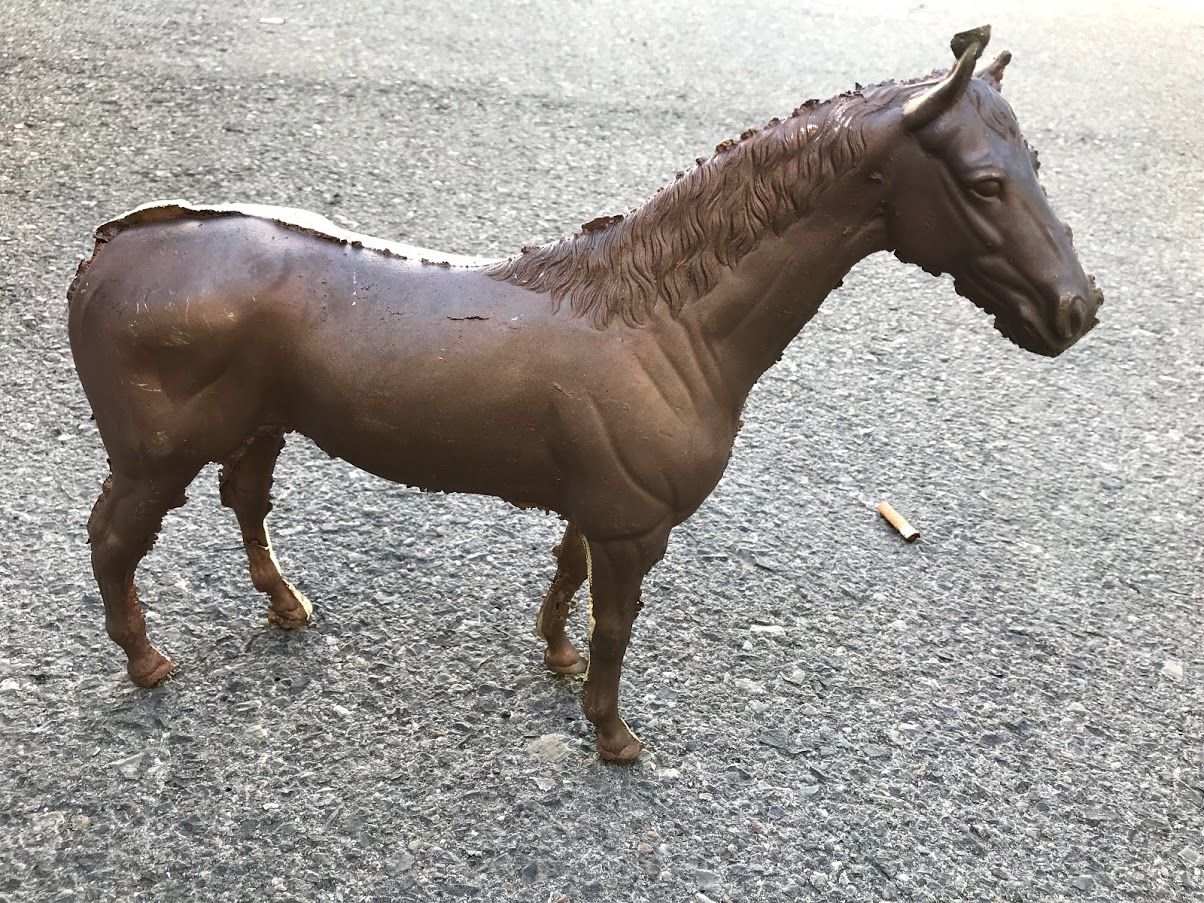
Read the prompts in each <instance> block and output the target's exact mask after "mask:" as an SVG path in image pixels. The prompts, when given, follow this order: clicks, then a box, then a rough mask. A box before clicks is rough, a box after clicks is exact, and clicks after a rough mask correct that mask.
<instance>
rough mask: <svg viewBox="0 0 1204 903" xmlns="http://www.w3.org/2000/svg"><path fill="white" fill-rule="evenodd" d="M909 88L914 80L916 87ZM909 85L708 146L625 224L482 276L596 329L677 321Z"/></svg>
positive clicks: (853, 97) (804, 210) (797, 215)
mask: <svg viewBox="0 0 1204 903" xmlns="http://www.w3.org/2000/svg"><path fill="white" fill-rule="evenodd" d="M915 81H916V82H919V81H922V79H917V80H915ZM911 84H913V82H901V83H896V82H885V83H883V84H881V85H874V86H871V87H869V88H865V89H860V88H859V89H858V90H857V91H850V92H845V93H844V94H841V95H839V96H837V97H834V98H832V99H831V100H828V101H824V102H822V103H821V102H819V101H814V100H812V101H807V102H806V103H804V104H803V105H801V106H800V107H798V108H797V109H796V110H795V111H794V112H793V113H792V114H791V116H790V117H789V118H787V119H784V120H778V119H774V120H770V122H769V123H768V124H767V125H766V126H765V127H764V128H762V129H749V130H748V131H746V132H745V133H744V134H743V135H741V136H740V138H739V139H738V140H736V139H728V140H727V141H724V142H722V143H720V144H719V146H718V147H717V148H716V152H715V154H714V156H712V157H710V158H707V159H702V158H700V160H699V161H698V162H697V164H696V165H695V166H694V167H693V168H691V169H690V170H688V171H686V172H685V173H684V174H679V177H678V178H677V179H676V181H674V182H671V183H670V184H668V185H666V186H665V187H664V188H662V189H660V190H659V191H658V192H657V193H656V194H654V195H653V196H652V197H651V198H650V199H649V200H648V201H647V202H645V203H644V204H643V205H642V206H640V207H638V208H636V209H635V210H633V211H632V212H631V213H629V214H628V215H626V216H625V217H622V218H621V219H620V218H616V219H614V220H613V221H611V222H610V223H608V224H605V225H599V224H600V220H593V221H591V222H590V223H589V224H587V225H588V226H589V228H586V229H584V230H583V231H581V232H579V233H577V234H576V235H573V236H571V237H568V238H562V239H560V240H559V241H555V242H552V243H550V244H546V245H542V246H537V247H529V248H524V249H523V253H521V254H519V255H516V256H514V257H511V258H509V259H507V260H504V261H500V262H499V263H497V264H494V265H493V266H492V267H490V268H489V271H488V272H489V273H490V275H492V276H493V277H494V278H496V279H499V280H503V281H506V282H510V283H512V284H514V285H518V286H522V287H524V288H528V289H531V290H533V291H538V292H543V293H546V294H549V295H551V296H552V298H553V299H554V303H555V304H556V305H557V307H559V306H560V305H562V304H563V303H565V302H566V301H567V302H568V304H569V305H570V307H571V309H572V311H573V312H574V313H575V314H577V315H579V316H585V317H589V318H591V319H592V321H593V322H594V324H595V325H597V326H599V327H602V326H606V325H607V324H609V323H611V322H612V321H613V320H614V319H616V318H618V319H621V320H622V321H623V322H625V323H627V324H629V325H632V326H638V325H640V324H641V323H643V322H645V321H646V320H647V319H648V318H649V317H650V316H651V315H652V313H653V311H654V310H655V308H656V307H657V306H658V305H660V304H664V305H666V306H667V307H668V308H669V310H670V311H671V312H672V313H673V314H677V313H678V312H680V310H681V309H682V308H683V307H684V306H685V305H686V304H688V303H689V302H690V301H691V300H695V299H698V298H701V297H702V296H704V295H705V294H706V293H707V292H709V291H710V290H711V289H712V288H713V287H714V286H715V284H716V283H717V282H718V280H719V278H720V276H721V275H722V273H723V271H724V270H725V269H726V268H730V267H733V266H735V264H736V263H737V262H738V261H739V260H740V259H741V258H742V257H743V256H744V255H746V254H748V253H749V252H750V251H752V250H753V248H755V247H756V245H757V243H758V242H759V241H760V240H761V238H762V237H763V236H764V235H765V234H766V233H772V234H778V235H780V234H781V233H782V232H783V231H784V230H785V229H786V228H788V227H789V226H790V225H791V224H792V223H794V222H796V221H798V220H799V219H801V218H802V217H804V216H806V215H807V214H808V213H809V212H810V211H811V209H812V208H813V206H814V203H815V201H816V199H817V197H818V196H819V194H820V193H821V192H822V191H823V190H824V189H825V188H826V187H827V186H829V185H830V184H832V183H833V182H834V181H835V180H836V179H837V178H839V177H840V176H841V175H842V174H843V173H845V172H847V171H848V170H850V169H851V168H853V167H854V166H855V165H856V164H857V163H858V161H859V160H860V159H861V157H862V156H863V154H864V152H865V150H866V146H867V135H866V129H865V124H866V120H867V118H868V117H869V115H870V114H873V113H876V112H878V111H880V110H882V109H884V108H885V107H888V106H890V105H892V104H894V103H897V102H899V97H900V96H901V95H902V94H905V93H907V88H908V86H910V85H911Z"/></svg>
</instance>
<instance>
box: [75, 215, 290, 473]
mask: <svg viewBox="0 0 1204 903" xmlns="http://www.w3.org/2000/svg"><path fill="white" fill-rule="evenodd" d="M165 209H166V210H168V213H167V214H166V215H165V214H164V213H163V211H164V210H165ZM175 209H176V210H177V211H179V208H175ZM253 240H254V236H253V235H251V234H249V233H248V226H247V225H246V223H245V222H241V221H235V220H230V221H221V220H217V219H209V220H205V219H198V218H194V217H189V216H187V215H186V214H185V213H184V212H183V211H179V212H175V213H173V212H172V210H171V208H159V209H158V210H156V211H155V214H154V215H151V216H138V215H137V214H133V215H127V216H126V217H123V218H122V219H120V220H116V221H113V222H111V223H106V224H105V225H103V226H101V227H100V228H99V229H98V230H97V232H96V247H95V249H94V251H93V253H92V256H91V257H89V258H88V259H86V260H84V261H82V262H81V263H80V265H79V268H78V269H77V271H76V274H75V278H74V279H73V280H72V282H71V286H70V288H69V289H68V291H67V306H68V333H69V336H70V341H71V353H72V355H73V357H74V359H75V367H76V372H77V373H78V374H79V379H80V382H81V384H82V385H83V388H84V392H85V394H86V395H87V397H88V401H89V402H90V403H91V405H92V412H93V414H94V416H95V419H96V423H97V427H98V430H99V432H100V436H101V439H102V441H103V442H104V445H105V449H106V450H107V451H108V454H109V459H110V465H111V468H112V470H113V473H114V474H120V473H124V474H127V475H131V476H135V475H152V474H156V473H159V472H163V471H172V470H174V471H179V472H181V473H182V472H184V471H188V470H192V472H193V473H194V474H195V472H196V471H197V470H199V469H200V468H201V467H203V466H204V465H205V464H206V463H209V462H210V461H224V460H226V459H227V458H228V457H230V456H232V455H234V454H236V452H237V451H238V449H239V448H240V447H241V446H242V445H243V444H244V443H245V442H246V441H247V439H248V438H249V437H250V436H251V435H252V434H254V433H255V432H256V430H258V429H261V428H262V427H263V426H264V425H265V424H271V423H274V422H278V421H277V420H274V419H273V418H280V417H282V414H281V412H279V411H277V410H275V409H274V401H275V400H276V398H278V397H279V394H280V393H279V392H273V389H274V388H275V387H276V383H277V382H278V377H279V367H278V363H279V362H278V361H277V360H276V359H275V358H276V355H278V354H279V350H278V349H277V350H276V351H275V353H273V351H272V350H271V348H270V345H269V343H267V342H265V341H263V333H264V329H263V327H264V325H266V326H267V327H268V329H270V327H271V324H270V323H269V324H262V323H257V322H255V321H257V320H263V319H264V318H265V317H268V316H270V311H269V310H268V308H271V307H273V305H270V304H264V303H257V302H256V300H255V298H256V293H257V292H258V293H259V297H260V298H261V299H262V298H263V296H264V295H265V294H270V291H271V285H270V284H267V285H265V280H264V278H263V277H264V275H265V274H264V272H263V265H262V264H259V265H258V266H251V265H250V264H249V263H248V261H249V260H250V259H251V258H253V257H254V251H253V250H251V251H248V250H247V248H248V244H249V243H250V242H252V241H253ZM256 339H258V342H259V344H260V346H261V347H259V348H253V347H250V346H252V345H253V343H254V341H255V340H256ZM248 352H251V353H248ZM194 468H195V469H194Z"/></svg>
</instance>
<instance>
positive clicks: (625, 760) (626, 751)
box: [598, 737, 644, 765]
mask: <svg viewBox="0 0 1204 903" xmlns="http://www.w3.org/2000/svg"><path fill="white" fill-rule="evenodd" d="M643 751H644V744H643V743H641V742H640V741H639V740H637V739H635V738H634V737H632V738H631V742H629V743H628V744H627V745H626V746H624V747H623V748H622V749H620V750H618V751H617V752H616V751H615V750H613V749H610V748H608V747H606V746H604V745H603V744H602V740H601V739H600V738H599V740H598V755H600V756H601V757H602V758H603V759H604V760H605V761H607V762H613V763H615V764H616V765H630V764H631V763H632V762H634V761H635V760H636V759H638V758H639V757H640V753H641V752H643Z"/></svg>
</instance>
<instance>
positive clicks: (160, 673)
mask: <svg viewBox="0 0 1204 903" xmlns="http://www.w3.org/2000/svg"><path fill="white" fill-rule="evenodd" d="M126 670H127V671H128V672H129V675H130V680H132V681H133V682H134V683H136V684H137V685H138V686H140V687H147V688H150V687H153V686H156V685H158V684H160V683H162V682H163V680H164V679H165V678H167V677H168V676H169V675H170V674H171V673H172V672H173V671H175V670H176V664H175V662H173V661H172V660H171V659H169V658H168V657H167V656H166V655H164V654H163V653H162V652H160V651H159V650H158V649H156V648H155V647H154V646H151V648H150V652H148V653H147V654H146V655H144V656H142V657H141V658H139V659H138V660H137V661H136V662H135V661H131V662H130V663H129V665H127V666H126Z"/></svg>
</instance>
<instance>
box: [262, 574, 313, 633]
mask: <svg viewBox="0 0 1204 903" xmlns="http://www.w3.org/2000/svg"><path fill="white" fill-rule="evenodd" d="M284 587H285V591H284V593H282V594H281V595H279V596H273V597H272V604H271V605H269V606H268V620H269V621H270V622H271V623H273V624H275V625H276V626H277V627H283V628H284V629H285V630H297V629H298V628H301V627H304V626H305V625H307V624H308V623H309V618H310V615H311V614H313V610H314V607H313V604H312V603H311V602H310V601H309V599H307V598H305V593H303V592H301V590H299V589H297V587H295V586H293V585H292V584H291V583H289V582H287V581H285V584H284Z"/></svg>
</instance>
